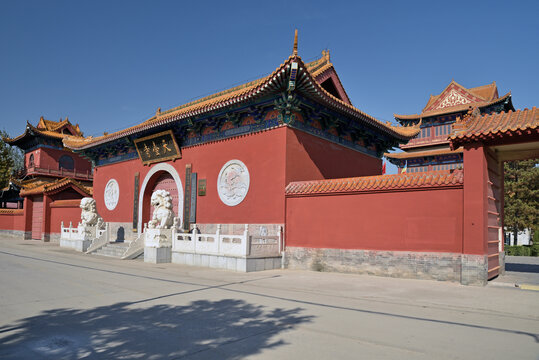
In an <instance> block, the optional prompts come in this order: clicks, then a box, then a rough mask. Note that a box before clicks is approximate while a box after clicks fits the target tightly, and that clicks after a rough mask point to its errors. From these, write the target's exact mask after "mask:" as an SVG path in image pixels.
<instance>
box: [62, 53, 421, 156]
mask: <svg viewBox="0 0 539 360" xmlns="http://www.w3.org/2000/svg"><path fill="white" fill-rule="evenodd" d="M294 61H297V62H298V64H299V68H300V71H301V70H305V73H306V75H307V76H306V77H304V78H302V79H300V76H299V75H298V82H299V81H300V80H301V81H304V83H305V84H307V85H306V86H309V91H310V94H311V95H313V96H317V97H318V98H320V99H321V100H324V101H325V102H326V103H327V104H328V105H329V106H331V107H333V108H335V109H336V110H339V111H341V112H344V113H347V114H349V115H351V116H353V117H356V118H357V119H360V120H362V121H364V122H366V123H367V124H370V125H372V126H374V127H377V128H379V129H381V130H382V131H385V132H387V133H389V134H391V135H392V136H395V137H398V138H400V139H405V140H409V139H411V138H413V137H414V136H416V135H417V134H418V133H419V127H408V128H403V127H400V126H392V125H391V124H386V123H383V122H381V121H380V120H377V119H376V118H374V117H372V116H370V115H368V114H366V113H364V112H362V111H361V110H359V109H357V108H355V107H354V106H352V105H350V104H348V103H346V102H345V101H342V100H340V99H338V98H336V97H335V96H333V95H331V94H330V93H329V92H327V91H326V90H325V89H324V88H322V87H321V86H320V84H318V83H317V82H316V80H315V77H316V76H318V75H320V74H321V73H323V72H325V71H327V70H328V69H330V68H332V67H333V65H332V64H331V62H330V61H329V53H328V52H324V53H323V55H322V57H321V58H320V59H318V60H315V61H313V62H310V63H308V64H304V63H303V62H302V60H301V58H300V57H299V56H295V55H291V56H290V57H289V58H288V59H287V60H286V61H285V62H284V63H282V64H281V65H280V66H279V67H278V68H277V69H276V70H275V71H274V72H273V73H271V74H270V75H268V76H266V77H264V78H261V79H257V80H254V81H251V82H248V83H246V84H243V85H240V86H236V87H234V88H231V89H228V90H225V91H221V92H219V93H216V94H213V95H210V96H207V97H204V98H201V99H198V100H195V101H192V102H190V103H187V104H184V105H181V106H178V107H175V108H172V109H169V110H166V111H161V109H160V108H159V109H157V112H156V114H155V116H153V117H151V118H150V119H148V120H146V121H145V122H143V123H141V124H139V125H135V126H132V127H130V128H127V129H124V130H121V131H118V132H115V133H111V134H107V135H103V136H99V137H95V138H94V137H91V136H90V137H86V138H75V137H67V138H65V139H64V145H65V146H67V147H69V148H72V149H75V150H78V149H84V148H87V147H90V146H93V145H98V144H101V143H105V142H108V141H112V140H114V139H118V138H121V137H124V136H127V135H131V134H134V133H137V132H139V131H143V130H146V129H150V128H152V127H154V126H159V125H162V124H166V123H170V122H173V121H177V120H181V119H186V118H189V117H192V116H197V115H200V114H203V113H206V112H210V111H213V110H217V109H221V108H225V107H227V106H230V105H234V104H239V103H243V102H246V101H248V100H250V99H252V98H254V97H255V96H258V95H263V94H265V93H269V92H270V91H272V90H274V89H276V88H277V87H278V86H280V85H279V84H283V81H285V80H284V77H285V76H286V73H287V71H289V68H290V64H291V63H292V62H294ZM286 81H288V79H286Z"/></svg>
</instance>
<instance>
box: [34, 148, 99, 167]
mask: <svg viewBox="0 0 539 360" xmlns="http://www.w3.org/2000/svg"><path fill="white" fill-rule="evenodd" d="M31 154H34V165H35V166H36V167H41V168H45V169H48V168H50V169H54V170H57V169H58V168H59V164H58V163H59V160H60V157H61V156H62V155H68V156H70V157H71V158H72V159H73V163H74V166H75V169H76V170H77V172H86V171H89V172H90V173H91V171H92V165H91V164H90V162H89V161H88V160H86V159H84V158H82V157H80V156H79V155H78V154H75V153H72V152H69V151H65V150H57V149H49V148H44V147H42V148H39V149H36V150H34V151H31V152H28V153H26V154H25V164H26V166H27V167H29V159H30V155H31Z"/></svg>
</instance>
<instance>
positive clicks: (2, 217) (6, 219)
mask: <svg viewBox="0 0 539 360" xmlns="http://www.w3.org/2000/svg"><path fill="white" fill-rule="evenodd" d="M0 230H18V231H23V230H24V211H23V210H22V209H21V210H11V209H10V210H4V209H0Z"/></svg>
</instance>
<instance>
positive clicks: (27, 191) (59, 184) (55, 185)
mask: <svg viewBox="0 0 539 360" xmlns="http://www.w3.org/2000/svg"><path fill="white" fill-rule="evenodd" d="M69 185H73V186H74V187H76V188H78V189H79V190H80V191H81V192H83V193H84V194H86V195H88V196H92V194H93V188H92V186H91V185H90V184H85V183H82V182H80V181H77V180H74V179H71V178H63V179H58V180H55V181H46V180H44V179H38V180H35V181H28V182H26V183H22V188H21V192H20V195H21V196H27V195H37V194H43V193H49V192H53V191H56V190H60V189H62V188H64V187H66V186H69Z"/></svg>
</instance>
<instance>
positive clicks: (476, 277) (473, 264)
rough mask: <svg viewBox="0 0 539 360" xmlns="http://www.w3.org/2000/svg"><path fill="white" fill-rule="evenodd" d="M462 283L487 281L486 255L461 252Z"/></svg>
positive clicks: (470, 283)
mask: <svg viewBox="0 0 539 360" xmlns="http://www.w3.org/2000/svg"><path fill="white" fill-rule="evenodd" d="M461 262H462V270H461V271H462V273H461V279H460V283H461V284H462V285H486V284H487V281H488V257H487V256H486V255H466V254H462V260H461Z"/></svg>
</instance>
